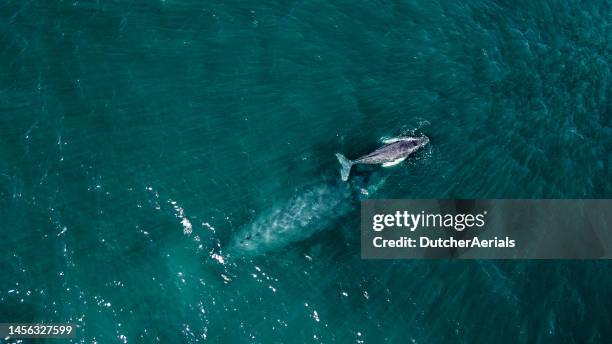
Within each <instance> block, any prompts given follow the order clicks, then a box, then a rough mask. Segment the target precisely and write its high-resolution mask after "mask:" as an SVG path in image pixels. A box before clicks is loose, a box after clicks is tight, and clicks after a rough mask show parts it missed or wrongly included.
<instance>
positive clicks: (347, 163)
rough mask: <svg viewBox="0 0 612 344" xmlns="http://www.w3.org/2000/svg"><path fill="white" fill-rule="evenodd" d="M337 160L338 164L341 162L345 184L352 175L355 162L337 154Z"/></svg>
mask: <svg viewBox="0 0 612 344" xmlns="http://www.w3.org/2000/svg"><path fill="white" fill-rule="evenodd" d="M336 158H338V162H340V165H341V166H340V177H341V178H342V181H343V182H345V181H347V180H348V177H349V174H350V173H351V167H353V162H352V161H351V160H349V159H347V158H346V157H345V156H344V155H342V154H340V153H336Z"/></svg>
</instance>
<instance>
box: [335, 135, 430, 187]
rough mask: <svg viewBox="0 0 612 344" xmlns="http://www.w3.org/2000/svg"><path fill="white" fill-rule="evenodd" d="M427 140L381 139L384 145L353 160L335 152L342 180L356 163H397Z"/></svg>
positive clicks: (407, 138)
mask: <svg viewBox="0 0 612 344" xmlns="http://www.w3.org/2000/svg"><path fill="white" fill-rule="evenodd" d="M428 142H429V138H428V137H427V136H421V137H396V138H392V139H389V140H385V141H383V143H384V144H385V145H384V146H382V147H380V148H378V149H377V150H375V151H373V152H372V153H370V154H366V155H364V156H362V157H360V158H357V159H355V160H349V159H347V158H346V157H345V156H344V155H342V154H340V153H336V157H337V158H338V161H339V162H340V165H341V168H340V176H341V177H342V180H343V181H347V180H348V177H349V174H350V172H351V167H353V165H356V164H370V165H378V164H381V165H382V166H383V167H388V166H393V165H396V164H399V163H400V162H402V161H404V160H405V159H406V158H407V157H408V156H409V155H410V154H412V153H413V152H414V151H416V150H418V149H419V148H421V147H423V146H425V145H426V144H427V143H428Z"/></svg>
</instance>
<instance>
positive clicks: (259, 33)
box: [0, 0, 612, 343]
mask: <svg viewBox="0 0 612 344" xmlns="http://www.w3.org/2000/svg"><path fill="white" fill-rule="evenodd" d="M611 56H612V3H611V2H610V1H569V0H565V1H564V0H559V1H552V0H551V1H521V0H516V1H393V2H387V1H371V2H367V1H366V2H356V1H339V2H337V1H336V2H332V1H225V2H213V1H187V0H183V1H178V0H166V1H11V0H0V218H1V221H0V223H1V224H0V240H1V241H2V254H0V267H1V268H0V322H20V321H22V322H33V321H46V322H51V321H54V322H74V323H76V324H78V325H79V333H78V338H77V339H75V340H73V342H75V343H96V342H97V343H117V342H119V343H155V342H159V343H202V342H212V343H273V342H284V343H303V342H321V343H330V342H337V343H348V342H357V343H398V342H401V343H406V342H409V343H601V342H609V340H610V338H612V324H611V323H610V318H612V272H610V271H611V269H610V267H611V266H610V264H609V263H608V262H606V261H599V262H596V261H587V262H545V261H543V262H536V261H532V262H530V261H523V262H510V261H472V262H453V261H442V262H430V261H364V260H361V259H360V254H359V200H360V199H363V198H421V197H423V198H425V197H426V198H611V197H612V123H611V121H612V101H611V99H612V75H611V73H612V66H611V64H612V59H611ZM400 134H418V135H421V134H425V135H427V136H428V137H429V138H430V140H431V142H430V144H429V145H428V146H427V147H426V149H424V150H422V151H419V152H418V153H416V154H415V155H414V156H412V157H410V158H409V159H408V160H406V161H405V162H403V163H402V164H400V165H397V166H394V167H392V168H388V169H381V168H377V167H358V168H356V169H355V170H353V171H352V179H351V180H350V181H349V182H348V183H346V184H344V183H341V182H340V177H339V173H338V169H339V165H338V163H337V161H336V158H335V156H334V153H338V152H339V153H342V154H344V155H346V156H347V157H349V158H355V157H358V156H360V155H362V154H364V153H368V152H369V151H371V150H373V149H375V148H377V147H378V146H379V145H380V140H381V139H382V138H385V137H387V138H388V137H393V136H396V135H400ZM262 238H263V239H262ZM245 240H246V242H249V241H251V242H253V241H254V240H255V241H254V242H255V244H252V245H250V246H249V248H248V249H245V248H244V243H245ZM247 246H248V245H247ZM1 340H2V339H0V341H1ZM7 342H8V343H13V342H14V341H12V340H9V341H7ZM39 342H42V341H39Z"/></svg>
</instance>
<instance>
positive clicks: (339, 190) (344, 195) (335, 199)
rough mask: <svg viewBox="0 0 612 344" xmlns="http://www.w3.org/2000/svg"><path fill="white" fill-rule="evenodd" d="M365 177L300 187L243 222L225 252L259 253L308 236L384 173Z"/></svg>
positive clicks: (344, 210) (351, 206) (378, 182)
mask: <svg viewBox="0 0 612 344" xmlns="http://www.w3.org/2000/svg"><path fill="white" fill-rule="evenodd" d="M368 179H369V180H367V181H366V180H364V179H363V178H355V179H354V180H352V181H351V182H350V183H338V182H335V183H331V182H323V183H319V184H315V185H312V186H309V187H306V188H304V189H303V190H302V191H301V192H299V193H298V194H297V195H295V196H294V197H292V198H291V199H289V201H287V202H286V203H285V204H283V205H281V206H277V207H274V208H272V209H270V210H268V211H266V212H264V213H262V214H261V215H260V216H258V217H257V218H256V219H255V220H254V221H253V222H252V223H250V224H248V225H246V226H244V227H243V228H242V229H241V230H240V231H239V232H238V235H237V236H235V238H234V240H233V241H232V242H231V244H230V247H229V249H228V252H229V253H230V255H232V256H246V255H259V254H263V253H266V252H269V251H273V250H278V249H280V248H282V247H285V246H287V245H289V244H291V243H294V242H298V241H302V240H305V239H307V238H309V237H310V236H312V235H313V234H315V233H317V232H319V231H321V230H323V229H325V228H327V227H328V226H329V225H330V224H331V223H332V222H333V221H335V220H336V219H338V218H340V217H341V216H343V215H346V214H348V212H349V211H351V210H352V209H354V208H356V205H357V202H356V201H357V200H359V199H362V198H367V197H369V196H370V195H372V194H373V193H375V192H376V191H377V190H378V189H379V188H380V187H382V185H383V184H384V182H385V179H386V177H385V178H379V179H376V177H375V176H372V177H370V178H368Z"/></svg>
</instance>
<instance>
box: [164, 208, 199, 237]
mask: <svg viewBox="0 0 612 344" xmlns="http://www.w3.org/2000/svg"><path fill="white" fill-rule="evenodd" d="M168 202H169V203H170V204H172V207H173V208H174V211H175V213H176V217H178V218H179V219H180V220H181V225H183V234H185V235H191V233H192V232H193V225H192V224H191V221H189V219H188V218H187V216H186V215H185V210H184V209H183V208H182V207H181V206H179V205H178V204H177V203H176V201H173V200H168Z"/></svg>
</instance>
